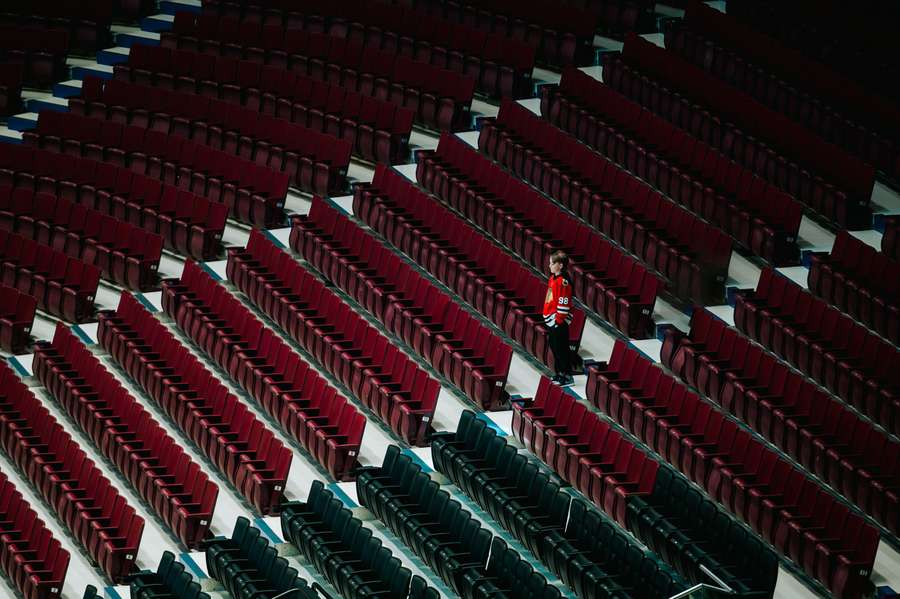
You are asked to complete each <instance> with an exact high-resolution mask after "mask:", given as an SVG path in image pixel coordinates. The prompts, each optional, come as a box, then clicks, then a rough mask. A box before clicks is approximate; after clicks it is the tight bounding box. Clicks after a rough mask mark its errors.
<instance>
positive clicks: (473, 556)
mask: <svg viewBox="0 0 900 599" xmlns="http://www.w3.org/2000/svg"><path fill="white" fill-rule="evenodd" d="M356 492H357V496H358V497H359V500H360V502H361V503H362V505H363V506H365V507H366V508H368V509H369V510H370V511H372V513H373V514H375V516H376V517H377V518H378V519H379V520H381V521H382V522H384V523H385V524H386V525H387V526H388V528H389V529H390V530H391V532H393V533H394V534H395V535H396V536H397V537H399V538H400V539H401V540H402V541H403V543H404V544H406V546H407V547H409V548H410V549H411V550H412V551H413V552H415V554H416V555H418V556H419V557H420V558H422V560H423V561H424V562H425V563H426V564H427V565H428V566H429V567H430V568H431V569H432V570H433V571H434V572H435V573H436V574H438V576H440V578H441V579H442V580H443V581H444V583H446V584H447V585H448V586H449V587H450V588H451V589H452V590H453V591H454V592H455V593H457V594H459V595H460V596H461V597H464V598H465V599H470V598H471V599H474V598H475V597H484V596H500V597H503V596H510V595H509V594H514V595H515V596H516V597H527V598H529V599H531V598H533V599H554V598H557V597H560V596H561V595H560V592H559V590H558V589H556V587H554V586H552V585H549V584H548V583H547V580H546V579H545V578H544V577H543V576H541V575H540V574H538V573H537V572H535V571H534V570H533V568H532V567H531V566H530V565H529V564H528V562H526V561H524V560H523V559H522V558H521V557H520V556H519V555H518V553H516V552H515V551H514V550H512V549H510V548H509V547H508V546H507V545H506V543H505V542H503V540H502V539H500V538H499V537H493V536H492V535H491V533H490V532H489V531H488V530H487V529H485V528H482V526H481V524H480V523H479V522H478V520H476V519H474V518H473V517H472V515H471V514H470V513H469V512H468V511H466V510H465V509H463V508H462V507H461V505H460V504H459V502H457V501H455V500H453V499H451V498H450V495H449V494H448V493H447V491H444V490H443V489H441V488H440V486H439V485H438V484H437V483H436V482H434V481H433V480H431V479H430V478H429V476H428V474H426V473H425V472H423V471H422V469H421V468H420V467H419V466H418V465H417V464H415V463H413V462H412V459H411V458H410V457H409V456H408V455H405V454H403V453H401V451H400V448H399V447H397V446H396V445H391V446H389V447H388V450H387V453H386V454H385V457H384V462H383V463H382V465H381V466H370V467H366V468H362V469H361V470H360V471H359V474H358V475H357V478H356Z"/></svg>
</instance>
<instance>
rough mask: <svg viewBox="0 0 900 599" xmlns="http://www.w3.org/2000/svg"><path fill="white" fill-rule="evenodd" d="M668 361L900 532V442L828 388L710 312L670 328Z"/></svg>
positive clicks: (631, 367) (627, 367)
mask: <svg viewBox="0 0 900 599" xmlns="http://www.w3.org/2000/svg"><path fill="white" fill-rule="evenodd" d="M613 360H616V361H617V362H619V361H621V360H626V361H627V363H625V362H619V364H621V366H619V365H618V364H617V367H618V368H619V371H620V372H625V371H631V372H635V369H637V368H644V367H646V365H645V363H644V362H643V361H638V360H637V358H636V356H635V355H634V354H628V353H621V352H620V353H618V354H615V355H614V358H613V359H612V360H611V361H610V363H612V361H613ZM662 362H663V364H665V365H666V367H667V368H668V369H669V370H671V371H672V372H674V373H675V375H676V376H678V377H679V378H680V379H681V380H683V381H684V382H686V383H687V384H689V385H692V386H693V387H694V388H696V389H698V390H699V391H700V393H702V394H703V395H705V396H706V397H708V398H710V399H711V400H713V401H714V402H715V403H716V404H717V405H719V406H721V407H722V409H723V410H725V411H726V412H728V413H730V414H733V415H734V416H736V417H737V418H739V419H740V420H741V421H743V422H745V423H747V425H748V426H749V427H750V428H752V429H753V430H755V431H756V432H758V433H760V434H761V435H762V436H763V437H765V439H766V440H768V441H770V442H771V443H772V444H774V445H776V446H777V447H779V448H780V449H781V450H782V451H784V452H785V453H786V454H788V455H789V456H791V458H793V459H794V460H796V461H797V462H798V463H799V464H801V465H802V466H803V467H804V468H806V469H807V470H808V471H809V472H812V473H815V474H816V476H818V477H819V478H820V479H821V480H823V481H825V482H826V483H828V484H829V485H831V487H832V488H833V489H835V490H836V491H838V492H840V493H841V494H843V495H844V496H845V497H847V498H848V499H850V500H851V501H853V502H854V503H855V504H856V505H857V506H859V507H860V509H862V510H863V511H864V512H866V513H867V514H869V515H871V516H872V517H873V518H875V519H876V520H878V521H879V522H881V523H882V524H883V525H884V526H885V527H886V528H888V529H889V530H891V531H894V532H895V533H896V532H897V531H898V530H900V521H898V518H900V494H898V493H897V487H898V485H900V443H897V442H896V440H894V439H893V438H892V437H890V436H888V434H886V433H885V432H884V431H882V430H881V429H878V428H876V427H875V426H874V425H873V424H872V423H871V422H869V421H867V420H866V419H865V418H862V417H860V416H859V415H858V414H857V413H856V412H854V411H853V410H851V409H850V408H848V407H847V406H846V405H845V404H843V403H842V402H840V401H839V400H838V399H836V398H835V397H833V396H832V395H831V394H829V393H828V392H827V391H826V390H824V389H822V388H821V387H819V386H817V385H815V384H814V383H813V382H812V381H810V380H808V379H806V378H804V377H803V376H802V375H801V374H800V373H798V372H796V371H795V370H792V369H791V368H790V367H789V366H788V365H787V364H785V363H784V362H781V361H780V360H778V358H776V357H775V356H774V355H772V354H770V353H768V352H766V351H765V350H764V349H763V348H761V347H760V346H758V345H755V344H754V343H752V342H751V341H750V340H749V339H747V338H746V337H743V336H742V335H741V334H740V333H738V332H737V331H736V330H735V329H733V328H730V327H729V326H727V325H726V324H725V323H724V322H723V321H721V320H719V319H718V318H716V317H715V316H713V315H712V314H711V313H710V312H708V311H706V310H697V311H695V312H694V314H693V315H692V317H691V328H690V331H689V333H688V334H687V335H685V334H682V333H680V332H678V331H676V330H674V329H670V330H669V331H668V332H667V334H666V337H665V339H664V341H663V348H662ZM656 370H659V369H656ZM656 370H651V371H650V372H649V375H648V376H650V375H652V376H653V377H654V378H655V379H660V380H659V382H658V383H657V385H661V384H662V383H667V384H671V381H666V380H662V375H661V372H657V371H656ZM657 388H659V387H657ZM623 393H624V392H623ZM874 416H877V415H874Z"/></svg>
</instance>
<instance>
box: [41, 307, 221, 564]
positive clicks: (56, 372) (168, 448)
mask: <svg viewBox="0 0 900 599" xmlns="http://www.w3.org/2000/svg"><path fill="white" fill-rule="evenodd" d="M33 369H34V374H35V376H36V377H37V378H38V380H40V381H41V384H42V385H43V386H44V387H45V388H46V389H47V390H48V391H50V393H51V394H52V395H53V396H54V397H55V398H56V400H57V401H58V402H59V404H60V405H61V406H62V407H63V408H64V409H65V411H66V412H67V413H68V414H69V417H70V418H71V419H72V420H73V421H75V422H77V423H78V424H79V425H80V426H81V429H82V430H83V431H84V432H85V434H87V436H88V437H89V438H90V439H91V440H92V441H93V442H94V447H95V448H96V449H99V450H100V452H101V453H102V454H103V455H104V456H105V457H106V458H107V459H108V460H109V461H110V462H111V463H113V464H114V465H115V466H116V468H117V469H118V470H119V472H121V473H122V475H123V476H124V477H125V478H126V479H127V480H128V482H130V483H131V486H132V487H133V488H134V489H135V490H136V491H137V492H138V494H139V495H140V496H141V497H142V498H143V499H144V501H146V502H147V505H149V506H150V507H151V508H152V510H153V512H154V513H156V514H157V515H158V516H159V517H160V519H162V521H163V522H165V523H166V525H167V526H168V527H169V528H170V529H171V530H172V531H173V532H174V533H175V535H176V536H177V537H178V538H179V539H181V541H182V542H183V543H184V544H185V545H187V546H188V547H196V546H197V545H198V544H199V543H200V541H202V540H203V538H204V537H205V536H206V533H207V531H208V530H209V525H210V522H212V514H213V510H214V509H215V505H216V498H217V497H218V495H219V488H218V487H217V486H216V484H215V483H213V482H212V481H210V480H209V478H208V477H207V476H206V474H205V473H204V472H203V470H202V469H201V467H200V465H199V464H197V463H196V462H194V461H193V460H192V459H191V457H190V456H189V455H188V454H186V453H185V452H184V450H183V449H182V448H181V446H180V445H179V444H178V442H177V441H176V440H175V439H173V438H172V437H170V436H169V435H168V434H167V433H166V431H165V429H163V428H162V427H161V426H160V425H159V423H158V422H156V420H154V419H153V416H152V415H151V414H150V413H149V412H148V411H146V410H145V409H144V408H143V407H142V406H141V404H140V402H139V401H138V400H137V399H135V398H134V397H133V396H132V395H131V394H130V393H128V391H127V390H126V389H125V388H124V387H123V386H122V384H121V383H119V381H118V380H116V378H115V376H114V375H113V373H111V372H110V371H108V370H106V368H104V367H103V365H102V364H101V363H100V361H99V360H98V359H97V358H96V357H95V356H94V355H93V354H91V352H90V350H89V349H88V348H87V347H85V345H84V344H83V343H82V342H81V341H80V340H79V339H78V338H77V337H76V336H75V334H74V333H73V332H72V331H71V330H70V329H69V328H68V327H66V326H65V325H63V324H61V323H60V324H58V325H57V326H56V333H55V334H54V336H53V341H52V342H51V343H47V342H45V341H39V342H38V343H37V345H36V346H35V350H34V362H33Z"/></svg>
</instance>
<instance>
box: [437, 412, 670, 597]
mask: <svg viewBox="0 0 900 599" xmlns="http://www.w3.org/2000/svg"><path fill="white" fill-rule="evenodd" d="M431 453H432V458H433V460H434V464H435V467H436V468H437V470H438V471H439V472H441V473H442V474H444V475H445V476H447V477H448V478H449V479H450V480H451V481H452V482H453V483H454V484H455V485H457V486H458V487H460V488H461V489H463V491H465V493H466V494H467V495H468V496H469V497H471V498H472V499H473V500H474V501H475V502H477V503H478V504H479V505H480V506H481V507H482V508H483V509H485V510H486V511H487V512H488V513H489V514H490V515H491V517H492V518H493V519H494V520H495V521H496V522H499V523H501V524H502V525H503V527H504V528H505V529H506V530H508V531H509V532H511V533H512V534H513V535H514V536H515V537H516V538H517V539H518V540H519V541H520V542H521V543H522V544H523V545H525V546H526V547H527V548H528V549H529V550H530V551H531V553H532V554H534V555H535V556H537V557H538V558H539V559H540V560H541V561H542V562H544V564H546V566H547V567H548V568H549V569H550V570H551V571H552V572H553V573H554V574H556V575H557V576H559V577H560V578H561V579H562V580H563V581H564V582H565V583H566V584H567V585H568V586H570V587H571V588H572V589H573V590H575V592H576V593H577V594H578V596H579V597H587V598H591V599H593V598H599V597H610V596H619V595H623V596H624V595H625V594H627V595H628V596H633V597H646V598H647V599H650V598H652V597H669V596H672V595H675V594H677V593H678V592H679V591H682V590H684V589H685V588H687V584H686V583H685V581H684V580H681V579H680V577H679V576H678V575H677V574H675V573H674V572H673V571H672V570H671V569H669V568H667V567H666V566H665V565H663V564H661V563H659V561H658V560H657V559H655V558H654V557H652V556H648V555H645V554H644V552H643V551H642V550H641V549H638V547H637V545H636V544H634V543H633V542H629V541H626V540H625V537H624V536H623V535H621V533H618V532H615V527H614V525H612V524H611V523H609V522H606V521H604V520H603V519H602V518H601V517H600V516H599V515H598V514H597V513H596V512H593V511H592V510H590V509H588V508H587V506H586V505H585V504H584V503H583V502H581V501H579V500H576V499H572V498H571V496H570V495H569V494H567V493H566V492H564V491H563V490H561V489H560V487H559V485H558V484H556V483H555V482H553V481H552V480H551V479H550V477H549V476H548V475H547V474H545V473H544V472H542V471H541V470H540V469H539V468H537V467H535V465H534V464H533V463H532V462H529V460H528V458H527V457H526V456H525V455H524V454H520V453H518V452H517V451H516V449H515V447H513V446H512V445H510V444H509V443H508V442H507V440H506V439H504V438H503V437H501V436H499V435H498V434H497V433H496V431H495V430H494V429H492V428H490V427H489V426H487V425H486V424H485V421H484V420H481V419H479V418H477V417H476V415H475V413H474V412H470V411H468V410H466V411H464V412H463V413H462V416H461V417H460V421H459V425H458V426H457V429H456V432H455V433H440V434H438V435H436V436H435V438H434V440H433V441H432V444H431Z"/></svg>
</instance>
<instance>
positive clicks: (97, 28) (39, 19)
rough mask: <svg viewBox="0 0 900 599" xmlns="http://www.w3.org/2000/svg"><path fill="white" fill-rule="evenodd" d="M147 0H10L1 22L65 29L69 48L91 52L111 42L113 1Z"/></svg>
mask: <svg viewBox="0 0 900 599" xmlns="http://www.w3.org/2000/svg"><path fill="white" fill-rule="evenodd" d="M136 1H142V2H146V0H89V1H88V2H83V1H82V0H10V1H9V2H4V3H3V7H2V8H0V22H3V23H5V24H9V25H15V26H22V25H24V26H27V27H35V28H38V29H42V30H47V29H54V28H57V29H64V30H66V31H67V32H68V33H69V46H68V47H69V51H70V52H75V53H78V54H83V55H85V56H91V55H93V54H95V53H96V52H97V51H98V50H100V49H102V48H108V47H109V46H112V45H113V43H112V33H111V32H110V30H109V26H110V24H111V23H112V17H113V7H114V5H123V6H124V5H126V4H128V3H132V2H136Z"/></svg>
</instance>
